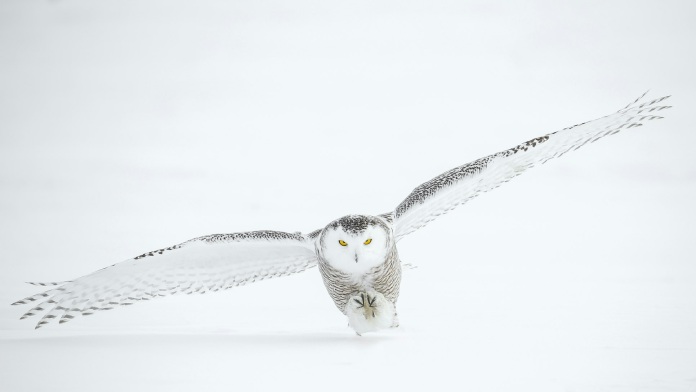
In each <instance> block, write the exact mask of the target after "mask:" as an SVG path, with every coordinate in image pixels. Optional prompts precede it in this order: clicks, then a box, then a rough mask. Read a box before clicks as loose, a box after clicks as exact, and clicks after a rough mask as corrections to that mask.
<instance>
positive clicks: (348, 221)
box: [326, 215, 389, 234]
mask: <svg viewBox="0 0 696 392" xmlns="http://www.w3.org/2000/svg"><path fill="white" fill-rule="evenodd" d="M372 225H377V226H381V227H382V228H384V230H386V231H387V232H389V226H387V224H386V223H384V221H383V220H382V219H380V218H378V217H376V216H369V215H346V216H344V217H342V218H338V219H336V220H335V221H333V222H331V223H329V224H328V225H326V227H327V228H331V229H336V228H338V227H339V226H340V227H341V228H343V230H344V231H346V232H347V233H350V234H360V233H362V232H363V231H365V229H367V228H368V227H370V226H372Z"/></svg>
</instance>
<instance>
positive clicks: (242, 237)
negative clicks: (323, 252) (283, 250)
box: [192, 230, 305, 242]
mask: <svg viewBox="0 0 696 392" xmlns="http://www.w3.org/2000/svg"><path fill="white" fill-rule="evenodd" d="M247 240H266V241H281V240H293V241H305V237H304V236H303V235H302V233H300V232H296V233H286V232H283V231H273V230H258V231H248V232H245V233H231V234H210V235H206V236H203V237H198V238H195V239H193V240H192V241H205V242H239V241H247Z"/></svg>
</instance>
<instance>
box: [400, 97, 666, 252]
mask: <svg viewBox="0 0 696 392" xmlns="http://www.w3.org/2000/svg"><path fill="white" fill-rule="evenodd" d="M645 95H646V94H643V95H642V96H641V97H639V98H638V99H636V100H635V101H633V102H631V103H630V104H628V105H627V106H626V107H625V108H623V109H621V110H619V111H618V112H616V113H613V114H610V115H608V116H604V117H601V118H599V119H596V120H593V121H588V122H584V123H582V124H578V125H574V126H572V127H568V128H565V129H562V130H560V131H557V132H553V133H550V134H548V135H544V136H540V137H537V138H534V139H532V140H529V141H527V142H524V143H522V144H520V145H517V146H515V147H512V148H510V149H508V150H505V151H501V152H499V153H496V154H493V155H489V156H487V157H483V158H480V159H477V160H475V161H473V162H469V163H467V164H465V165H462V166H459V167H456V168H454V169H452V170H450V171H447V172H445V173H442V174H441V175H439V176H437V177H435V178H433V179H432V180H430V181H428V182H426V183H424V184H421V185H419V186H418V187H417V188H415V189H414V190H413V192H411V194H410V195H408V197H406V199H404V201H402V202H401V204H399V205H398V206H397V207H396V209H395V210H394V211H393V212H392V213H390V214H387V216H389V217H390V218H391V219H392V220H393V224H394V235H395V237H396V239H397V241H398V240H399V239H401V238H403V237H404V236H406V235H407V234H410V233H412V232H414V231H416V230H418V229H419V228H421V227H423V226H425V225H427V224H428V223H429V222H430V221H432V220H433V219H435V218H437V217H438V216H440V215H442V214H445V213H447V212H448V211H450V210H452V209H454V208H455V207H457V206H459V205H461V204H464V203H466V202H467V201H469V200H471V199H473V198H474V197H476V196H478V195H479V194H481V193H484V192H487V191H490V190H491V189H495V188H497V187H499V186H500V185H502V184H504V183H506V182H508V181H510V180H511V179H513V178H515V177H517V176H518V175H520V174H522V173H523V172H524V171H525V170H527V169H530V168H532V167H534V166H537V165H539V164H542V163H546V161H548V160H549V159H552V158H557V157H560V156H561V155H563V154H565V153H567V152H569V151H573V150H577V149H578V148H580V147H582V146H584V145H586V144H588V143H590V142H595V141H596V140H598V139H600V138H602V137H604V136H608V135H613V134H615V133H617V132H619V131H621V130H624V129H629V128H634V127H639V126H641V125H643V123H644V122H646V121H649V120H655V119H660V118H662V117H660V116H657V115H656V114H655V113H657V112H659V111H661V110H663V109H667V108H669V107H670V106H664V105H663V104H662V102H663V101H664V100H666V99H667V98H669V96H667V97H662V98H657V99H653V100H647V99H645Z"/></svg>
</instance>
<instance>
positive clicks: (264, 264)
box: [13, 94, 669, 332]
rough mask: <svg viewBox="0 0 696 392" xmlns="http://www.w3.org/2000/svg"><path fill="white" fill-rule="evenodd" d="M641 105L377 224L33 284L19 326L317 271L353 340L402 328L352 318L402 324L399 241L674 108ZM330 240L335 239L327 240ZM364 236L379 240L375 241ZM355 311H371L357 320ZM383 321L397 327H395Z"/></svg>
mask: <svg viewBox="0 0 696 392" xmlns="http://www.w3.org/2000/svg"><path fill="white" fill-rule="evenodd" d="M644 98H645V94H644V95H643V96H641V97H639V98H638V99H636V100H635V101H633V102H631V103H630V104H629V105H627V106H626V107H625V108H623V109H621V110H619V111H617V112H616V113H613V114H610V115H608V116H604V117H601V118H599V119H597V120H593V121H588V122H584V123H581V124H578V125H574V126H572V127H568V128H564V129H562V130H560V131H557V132H553V133H549V134H547V135H544V136H540V137H537V138H534V139H531V140H529V141H527V142H524V143H522V144H519V145H516V146H515V147H513V148H510V149H507V150H503V151H501V152H498V153H495V154H492V155H488V156H486V157H483V158H480V159H477V160H474V161H472V162H470V163H467V164H465V165H462V166H459V167H456V168H454V169H452V170H449V171H447V172H445V173H443V174H441V175H439V176H437V177H435V178H433V179H432V180H430V181H427V182H425V183H423V184H421V185H419V186H418V187H416V188H415V189H414V190H413V192H411V193H410V194H409V195H408V196H407V197H406V198H405V199H404V200H403V201H402V202H401V203H400V204H399V205H398V206H397V207H396V208H395V209H394V210H393V211H391V212H387V213H384V214H381V215H377V216H371V215H348V216H345V217H343V218H339V219H337V220H335V221H332V222H331V223H329V224H328V225H326V226H325V227H324V228H322V229H318V230H315V231H313V232H311V233H309V234H306V235H303V234H302V233H299V232H296V233H286V232H280V231H271V230H264V231H251V232H242V233H232V234H212V235H207V236H202V237H197V238H194V239H192V240H189V241H186V242H183V243H181V244H178V245H173V246H170V247H166V248H162V249H158V250H155V251H151V252H146V253H143V254H140V255H139V256H136V257H134V258H132V259H128V260H125V261H123V262H121V263H117V264H114V265H111V266H109V267H106V268H102V269H100V270H98V271H95V272H93V273H91V274H88V275H85V276H83V277H80V278H77V279H73V280H71V281H65V282H51V283H32V284H33V285H37V286H44V287H45V288H47V290H45V291H43V292H41V293H38V294H35V295H32V296H29V297H27V298H24V299H22V300H19V301H17V302H15V303H14V304H13V305H24V304H29V303H33V302H37V303H38V304H37V305H36V306H34V307H32V308H31V309H30V310H29V311H27V312H26V313H24V315H23V316H22V317H21V318H22V319H24V318H27V317H32V316H36V315H40V314H43V316H42V317H41V318H40V319H39V322H38V323H37V325H36V328H40V327H42V326H44V325H46V324H48V323H49V322H50V321H53V320H58V321H59V322H60V323H65V322H67V321H70V320H73V319H74V318H75V317H76V316H78V315H90V314H93V313H94V312H96V311H100V310H108V309H113V308H114V307H116V306H121V305H131V304H133V303H136V302H138V301H143V300H149V299H153V298H158V297H162V296H167V295H172V294H177V293H186V294H192V293H204V292H207V291H218V290H226V289H230V288H232V287H235V286H240V285H244V284H247V283H251V282H255V281H257V280H263V279H267V278H273V277H279V276H286V275H291V274H295V273H299V272H302V271H305V270H307V269H310V268H312V267H314V266H316V265H319V271H320V274H321V277H322V279H323V281H324V284H325V286H326V289H327V292H328V293H329V296H330V297H331V298H332V300H333V301H334V303H335V305H336V306H337V307H338V309H339V310H340V311H341V312H343V313H344V314H347V315H348V318H349V320H351V326H352V327H353V328H355V329H356V332H357V331H358V330H359V329H360V330H365V331H372V330H377V329H381V328H387V327H389V325H391V326H395V325H394V324H385V323H384V322H383V323H373V324H371V325H370V324H369V323H363V322H362V321H365V320H362V319H359V320H358V321H360V322H359V323H356V322H355V321H356V320H357V319H355V317H359V318H360V317H363V316H362V314H364V315H365V316H364V317H366V318H367V317H369V313H370V312H372V315H373V316H374V314H375V311H374V309H376V308H374V307H371V306H373V305H375V304H380V303H381V304H386V305H389V306H387V307H385V308H384V309H387V308H388V309H389V311H390V312H393V313H394V316H395V307H394V306H393V305H394V304H395V303H396V301H397V299H398V297H399V291H400V284H401V262H400V260H399V253H398V250H397V241H399V240H400V239H402V238H403V237H405V236H406V235H408V234H409V233H411V232H413V231H415V230H418V229H419V228H421V227H423V226H425V225H426V224H428V223H429V222H430V221H432V220H434V219H435V218H436V217H438V216H440V215H442V214H444V213H446V212H448V211H450V210H452V209H453V208H455V207H457V206H459V205H462V204H464V203H466V202H467V201H468V200H471V199H472V198H474V197H476V196H478V195H480V194H481V193H484V192H487V191H490V190H492V189H495V188H497V187H498V186H500V185H502V184H504V183H506V182H508V181H510V180H511V179H512V178H514V177H516V176H518V175H519V174H521V173H522V172H524V171H526V170H527V169H529V168H532V167H534V166H537V165H539V164H543V163H545V162H547V161H548V160H550V159H553V158H557V157H560V156H562V155H563V154H565V153H567V152H569V151H572V150H577V149H578V148H580V147H583V146H585V145H587V144H588V143H591V142H594V141H596V140H598V139H600V138H602V137H604V136H608V135H612V134H615V133H617V132H619V131H621V130H625V129H630V128H635V127H639V126H641V125H643V123H645V122H647V121H650V120H655V119H660V118H662V117H660V116H657V115H655V114H654V113H656V112H659V111H661V110H664V109H667V108H669V106H664V105H661V102H663V101H664V100H665V99H667V98H668V97H662V98H658V99H654V100H645V99H644ZM329 236H332V237H331V240H327V238H328V237H329ZM343 236H345V238H344V237H343ZM361 236H362V237H361ZM366 236H367V237H370V236H374V239H375V241H372V239H373V238H366ZM337 239H338V240H337ZM344 239H345V240H347V241H344ZM351 299H352V300H351ZM353 301H355V302H356V303H353ZM384 301H388V302H384ZM347 304H351V305H352V306H353V307H354V308H355V309H352V313H351V312H348V311H347V309H348V308H347ZM375 306H377V305H375ZM370 307H371V308H370ZM356 309H362V310H364V312H362V313H361V312H355V310H356ZM377 313H379V312H377ZM351 317H352V318H351ZM385 320H386V323H391V320H392V319H391V318H387V319H385ZM383 321H384V320H383ZM355 325H360V326H359V327H356V326H355ZM385 325H386V327H385Z"/></svg>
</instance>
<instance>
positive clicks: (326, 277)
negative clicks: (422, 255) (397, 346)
mask: <svg viewBox="0 0 696 392" xmlns="http://www.w3.org/2000/svg"><path fill="white" fill-rule="evenodd" d="M332 264H335V263H331V262H330V260H327V259H325V258H324V256H323V255H321V254H320V255H319V272H320V273H321V277H322V279H323V281H324V285H325V286H326V290H327V291H328V292H329V295H330V296H331V299H333V301H334V304H336V307H337V308H338V310H340V311H341V312H342V313H343V314H345V313H346V304H347V303H348V300H349V299H350V297H351V296H354V295H356V294H358V293H361V292H367V291H376V292H378V293H380V294H382V295H383V296H384V297H385V298H386V299H387V300H389V301H390V302H391V303H392V304H396V300H397V299H398V298H399V288H400V284H401V262H400V261H399V253H398V252H397V250H396V246H395V245H392V246H391V247H390V249H389V251H388V252H387V254H386V258H385V260H384V262H383V263H381V264H379V265H377V266H374V267H372V268H370V269H369V270H368V271H367V272H365V273H355V272H346V271H341V270H339V269H338V268H336V267H334V266H333V265H332Z"/></svg>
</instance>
